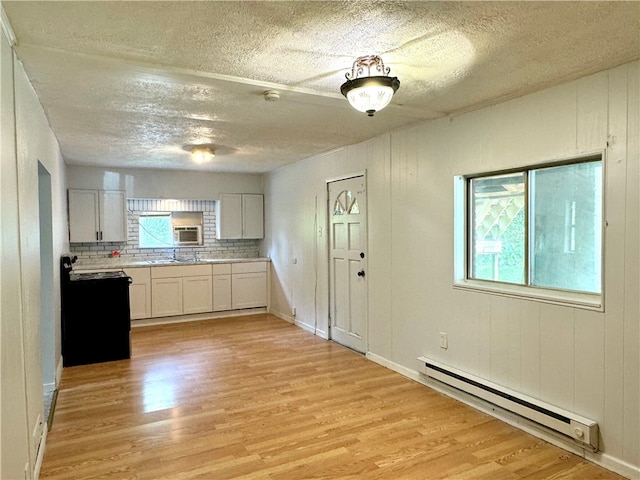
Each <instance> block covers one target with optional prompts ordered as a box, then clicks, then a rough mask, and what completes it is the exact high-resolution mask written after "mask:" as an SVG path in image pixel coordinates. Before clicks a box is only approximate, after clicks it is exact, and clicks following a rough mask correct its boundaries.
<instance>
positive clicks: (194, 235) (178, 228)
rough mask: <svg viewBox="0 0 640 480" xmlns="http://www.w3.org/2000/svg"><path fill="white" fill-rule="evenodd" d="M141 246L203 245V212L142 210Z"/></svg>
mask: <svg viewBox="0 0 640 480" xmlns="http://www.w3.org/2000/svg"><path fill="white" fill-rule="evenodd" d="M138 225H139V229H140V230H139V231H140V233H139V236H138V246H139V248H172V247H180V246H191V247H193V246H202V245H204V242H203V237H202V226H203V216H202V212H140V214H139V216H138Z"/></svg>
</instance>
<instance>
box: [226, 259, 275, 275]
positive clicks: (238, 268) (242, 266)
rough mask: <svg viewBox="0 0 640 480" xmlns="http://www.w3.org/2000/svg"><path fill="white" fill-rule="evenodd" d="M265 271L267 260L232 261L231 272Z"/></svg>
mask: <svg viewBox="0 0 640 480" xmlns="http://www.w3.org/2000/svg"><path fill="white" fill-rule="evenodd" d="M266 271H267V262H242V263H232V264H231V273H233V274H237V273H259V272H266Z"/></svg>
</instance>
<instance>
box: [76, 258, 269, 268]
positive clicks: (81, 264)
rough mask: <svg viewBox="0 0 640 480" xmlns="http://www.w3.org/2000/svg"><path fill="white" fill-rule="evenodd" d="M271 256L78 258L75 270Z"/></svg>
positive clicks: (246, 260) (255, 259) (234, 260)
mask: <svg viewBox="0 0 640 480" xmlns="http://www.w3.org/2000/svg"><path fill="white" fill-rule="evenodd" d="M270 261H271V259H270V258H266V257H257V258H201V259H199V260H195V259H192V258H191V259H180V258H178V259H177V260H171V259H168V258H166V259H154V260H145V259H138V258H126V257H125V258H119V257H115V258H100V259H89V260H78V261H77V262H76V263H74V264H73V270H74V271H82V270H108V269H112V268H113V269H116V268H117V269H121V268H127V267H164V266H167V265H173V266H176V265H200V264H207V263H246V262H270Z"/></svg>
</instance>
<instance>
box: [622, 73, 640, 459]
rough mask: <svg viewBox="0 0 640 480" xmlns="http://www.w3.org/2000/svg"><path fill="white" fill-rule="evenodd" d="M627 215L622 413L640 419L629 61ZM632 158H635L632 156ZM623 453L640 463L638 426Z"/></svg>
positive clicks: (634, 79)
mask: <svg viewBox="0 0 640 480" xmlns="http://www.w3.org/2000/svg"><path fill="white" fill-rule="evenodd" d="M623 68H626V69H627V71H628V79H629V82H628V86H627V93H628V95H629V98H628V105H629V111H628V114H627V132H628V136H627V215H626V228H625V232H626V245H627V246H628V247H627V249H626V250H627V251H626V254H625V257H626V259H625V263H626V265H627V267H626V268H625V279H624V287H625V318H626V321H625V326H624V345H623V350H624V365H625V372H624V385H625V390H624V417H625V418H631V419H633V418H636V419H638V422H637V423H640V386H639V385H638V382H639V380H638V379H640V360H639V358H638V357H640V248H634V247H633V246H634V245H635V246H636V247H637V246H638V245H640V161H638V159H639V158H640V64H638V63H636V64H634V65H628V66H625V67H623ZM634 159H635V160H634ZM623 430H624V431H623V436H624V440H623V445H624V447H623V448H624V454H625V457H627V458H629V459H630V462H631V463H634V464H635V465H640V428H637V425H635V426H634V425H633V422H625V424H624V427H623Z"/></svg>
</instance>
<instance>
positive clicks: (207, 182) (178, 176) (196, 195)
mask: <svg viewBox="0 0 640 480" xmlns="http://www.w3.org/2000/svg"><path fill="white" fill-rule="evenodd" d="M262 182H263V176H262V174H248V173H208V172H196V171H179V170H151V169H140V168H98V167H83V166H79V165H70V166H68V167H67V183H68V185H69V188H79V189H94V190H126V192H127V197H128V198H159V199H167V198H176V199H183V200H218V199H219V198H220V194H221V193H262V191H263V186H262Z"/></svg>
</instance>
